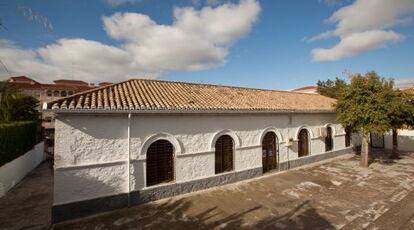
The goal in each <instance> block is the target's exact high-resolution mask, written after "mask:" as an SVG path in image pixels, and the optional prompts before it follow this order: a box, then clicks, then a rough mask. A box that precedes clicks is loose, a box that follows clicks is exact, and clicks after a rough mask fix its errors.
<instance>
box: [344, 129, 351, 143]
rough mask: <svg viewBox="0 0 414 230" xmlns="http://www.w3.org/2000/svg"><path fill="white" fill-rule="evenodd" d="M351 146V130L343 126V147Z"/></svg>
mask: <svg viewBox="0 0 414 230" xmlns="http://www.w3.org/2000/svg"><path fill="white" fill-rule="evenodd" d="M349 146H351V131H350V130H349V128H345V147H349Z"/></svg>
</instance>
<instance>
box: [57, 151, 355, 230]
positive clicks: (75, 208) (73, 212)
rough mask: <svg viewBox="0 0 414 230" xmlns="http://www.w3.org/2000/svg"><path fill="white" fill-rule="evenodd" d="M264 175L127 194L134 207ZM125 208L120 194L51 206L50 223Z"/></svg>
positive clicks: (255, 172)
mask: <svg viewBox="0 0 414 230" xmlns="http://www.w3.org/2000/svg"><path fill="white" fill-rule="evenodd" d="M350 152H352V149H351V148H347V149H343V150H338V151H332V152H329V153H324V154H320V155H314V156H308V157H304V158H299V159H295V160H291V161H289V162H282V163H280V165H279V171H283V170H288V169H291V168H296V167H299V166H302V165H306V164H310V163H313V162H317V161H321V160H326V159H329V158H333V157H336V156H340V155H343V154H346V153H350ZM262 174H263V169H262V167H259V168H254V169H249V170H245V171H239V172H230V173H224V174H221V175H215V176H213V177H208V178H203V179H199V180H193V181H187V182H177V183H174V184H165V185H158V186H155V187H149V188H145V189H143V190H140V191H132V192H131V193H130V204H131V205H137V204H142V203H146V202H149V201H153V200H159V199H162V198H166V197H171V196H176V195H179V194H184V193H189V192H194V191H199V190H203V189H207V188H211V187H215V186H219V185H225V184H230V183H234V182H238V181H242V180H246V179H250V178H254V177H258V176H261V175H262ZM126 207H128V194H126V193H125V194H119V195H114V196H108V197H101V198H96V199H91V200H85V201H78V202H73V203H69V204H61V205H54V206H53V207H52V223H53V224H55V223H58V222H62V221H65V220H70V219H75V218H79V217H85V216H88V215H91V214H96V213H99V212H106V211H111V210H115V209H119V208H126Z"/></svg>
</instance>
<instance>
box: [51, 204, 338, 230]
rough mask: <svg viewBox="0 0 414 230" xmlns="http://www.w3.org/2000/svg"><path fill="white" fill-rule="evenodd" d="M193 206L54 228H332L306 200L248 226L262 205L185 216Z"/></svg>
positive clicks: (145, 209)
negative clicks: (288, 210) (234, 211)
mask: <svg viewBox="0 0 414 230" xmlns="http://www.w3.org/2000/svg"><path fill="white" fill-rule="evenodd" d="M196 205H197V204H196V203H193V202H191V201H186V200H184V199H179V200H175V201H171V200H170V201H168V202H165V203H163V204H160V205H157V204H147V205H142V206H138V207H133V208H129V209H122V210H119V211H117V212H111V213H106V214H101V215H99V218H95V219H94V218H93V217H92V218H85V219H84V220H82V221H78V222H72V223H64V224H58V225H55V228H54V229H144V228H145V229H284V228H287V229H304V228H306V226H313V227H312V229H335V227H334V226H333V225H331V224H330V223H329V221H327V220H325V219H324V218H323V217H321V216H320V215H319V214H318V212H317V211H316V209H315V208H313V207H312V205H311V202H310V201H309V200H308V201H305V202H303V203H301V204H300V205H298V206H297V207H296V208H295V209H293V210H292V211H290V212H288V213H286V214H284V215H281V216H269V217H267V218H264V219H260V220H257V222H255V223H247V222H246V221H245V217H246V216H247V215H254V213H255V212H257V211H259V210H260V209H261V208H262V207H261V206H256V207H253V208H250V209H247V210H243V211H240V212H236V213H225V212H223V211H222V210H220V209H219V208H218V207H217V206H216V207H212V208H209V209H206V210H204V211H202V212H199V213H196V214H195V215H191V216H186V213H188V212H191V209H192V208H193V207H192V206H196ZM279 205H281V206H283V205H284V204H279ZM298 223H299V224H298Z"/></svg>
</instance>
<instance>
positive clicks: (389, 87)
mask: <svg viewBox="0 0 414 230" xmlns="http://www.w3.org/2000/svg"><path fill="white" fill-rule="evenodd" d="M393 86H394V82H393V81H392V80H385V79H384V78H382V77H379V76H378V75H377V74H376V73H375V72H368V73H367V74H366V75H365V76H363V75H360V74H357V75H355V76H354V77H353V78H352V80H351V83H350V84H349V85H348V86H346V87H345V88H344V90H342V91H341V93H340V94H339V97H338V101H337V103H336V112H337V115H338V121H339V122H340V123H341V124H342V125H343V126H344V127H349V128H350V129H351V130H352V131H354V132H362V133H364V134H369V133H375V134H379V135H381V134H384V133H386V132H388V131H389V130H390V129H391V128H392V126H391V118H390V117H389V112H390V109H389V106H390V105H391V104H392V102H393V101H394V94H395V92H394V90H393Z"/></svg>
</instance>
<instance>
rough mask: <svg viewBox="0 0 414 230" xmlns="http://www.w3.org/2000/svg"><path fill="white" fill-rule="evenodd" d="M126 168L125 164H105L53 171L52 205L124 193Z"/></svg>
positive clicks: (125, 189) (126, 175)
mask: <svg viewBox="0 0 414 230" xmlns="http://www.w3.org/2000/svg"><path fill="white" fill-rule="evenodd" d="M126 167H127V165H126V164H107V165H99V166H93V167H79V168H76V169H73V168H72V169H71V168H68V169H66V168H65V169H58V170H55V173H54V204H63V203H69V202H73V201H80V200H88V199H92V198H96V197H104V196H109V195H114V194H120V193H126V192H127V191H128V190H127V189H128V187H127V180H128V179H127V178H128V174H127V168H126Z"/></svg>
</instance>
